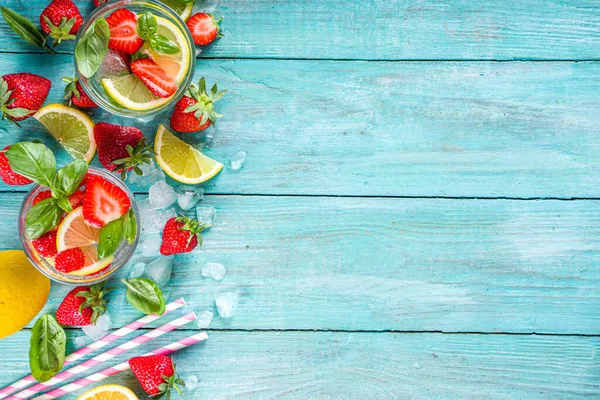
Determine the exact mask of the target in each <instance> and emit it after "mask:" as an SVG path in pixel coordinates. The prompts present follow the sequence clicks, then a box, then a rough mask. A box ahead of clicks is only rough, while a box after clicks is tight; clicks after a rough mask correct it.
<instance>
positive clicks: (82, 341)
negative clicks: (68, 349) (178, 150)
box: [73, 336, 90, 349]
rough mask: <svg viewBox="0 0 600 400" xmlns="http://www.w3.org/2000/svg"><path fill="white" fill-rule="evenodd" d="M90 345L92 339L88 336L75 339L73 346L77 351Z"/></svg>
mask: <svg viewBox="0 0 600 400" xmlns="http://www.w3.org/2000/svg"><path fill="white" fill-rule="evenodd" d="M89 343H90V338H89V337H87V336H77V337H75V338H73V346H75V348H76V349H80V348H82V347H83V346H87V345H88V344H89Z"/></svg>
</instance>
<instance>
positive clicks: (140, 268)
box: [129, 263, 146, 279]
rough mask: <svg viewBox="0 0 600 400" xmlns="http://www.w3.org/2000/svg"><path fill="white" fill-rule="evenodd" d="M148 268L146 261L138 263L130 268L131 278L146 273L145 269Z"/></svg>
mask: <svg viewBox="0 0 600 400" xmlns="http://www.w3.org/2000/svg"><path fill="white" fill-rule="evenodd" d="M145 268H146V264H144V263H136V264H133V265H132V266H131V268H130V269H129V279H132V278H139V277H140V276H142V275H143V274H144V269H145Z"/></svg>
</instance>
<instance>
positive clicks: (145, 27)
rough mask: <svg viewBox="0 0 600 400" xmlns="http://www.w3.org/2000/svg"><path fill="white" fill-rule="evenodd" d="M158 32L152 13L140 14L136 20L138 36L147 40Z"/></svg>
mask: <svg viewBox="0 0 600 400" xmlns="http://www.w3.org/2000/svg"><path fill="white" fill-rule="evenodd" d="M157 30H158V23H157V22H156V18H155V17H154V15H152V13H150V12H145V13H142V14H141V15H140V16H139V17H138V20H137V33H138V36H139V37H140V38H142V39H144V40H149V39H150V38H151V37H152V36H153V35H154V34H155V33H156V31H157Z"/></svg>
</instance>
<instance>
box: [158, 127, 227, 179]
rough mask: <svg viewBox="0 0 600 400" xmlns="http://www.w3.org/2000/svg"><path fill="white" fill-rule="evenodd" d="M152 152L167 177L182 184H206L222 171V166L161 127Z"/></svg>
mask: <svg viewBox="0 0 600 400" xmlns="http://www.w3.org/2000/svg"><path fill="white" fill-rule="evenodd" d="M154 152H155V153H156V161H157V162H158V164H159V165H160V167H161V168H162V169H163V170H164V171H165V172H166V173H167V175H169V176H170V177H171V178H173V179H175V180H176V181H179V182H182V183H188V184H191V185H195V184H198V183H202V182H206V181H207V180H209V179H210V178H212V177H214V176H215V175H217V174H218V173H219V172H220V171H221V169H223V164H221V163H220V162H218V161H215V160H213V159H212V158H210V157H207V156H205V155H204V154H202V153H200V152H199V151H198V150H196V149H195V148H194V147H192V146H190V145H189V144H187V143H186V142H184V141H183V140H181V139H179V138H178V137H176V136H175V135H173V134H172V133H171V132H169V131H168V130H167V129H166V128H165V127H164V126H163V125H160V126H159V127H158V131H157V132H156V138H155V139H154Z"/></svg>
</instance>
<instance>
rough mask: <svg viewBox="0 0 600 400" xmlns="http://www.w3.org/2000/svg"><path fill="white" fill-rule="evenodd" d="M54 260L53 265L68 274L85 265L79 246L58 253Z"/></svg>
mask: <svg viewBox="0 0 600 400" xmlns="http://www.w3.org/2000/svg"><path fill="white" fill-rule="evenodd" d="M54 262H55V266H54V267H55V268H56V269H57V270H58V271H60V272H63V273H65V274H68V273H69V272H73V271H77V270H80V269H81V268H83V267H84V266H85V255H84V254H83V251H81V249H80V248H78V247H76V248H74V249H68V250H64V251H61V252H60V253H58V254H57V255H56V258H55V260H54Z"/></svg>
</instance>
